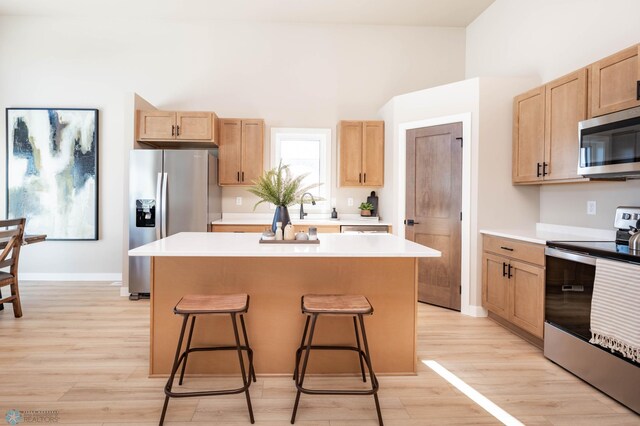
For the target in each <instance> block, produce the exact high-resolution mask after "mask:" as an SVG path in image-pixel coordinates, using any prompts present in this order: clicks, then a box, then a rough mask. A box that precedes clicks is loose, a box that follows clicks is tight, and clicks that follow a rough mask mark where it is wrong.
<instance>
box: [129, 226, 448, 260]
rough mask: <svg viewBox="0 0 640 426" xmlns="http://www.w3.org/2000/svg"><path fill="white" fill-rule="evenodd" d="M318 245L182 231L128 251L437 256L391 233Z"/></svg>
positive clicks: (326, 239) (327, 238)
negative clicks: (278, 242) (270, 242)
mask: <svg viewBox="0 0 640 426" xmlns="http://www.w3.org/2000/svg"><path fill="white" fill-rule="evenodd" d="M318 238H319V240H320V244H282V245H280V244H260V243H259V240H260V234H257V233H212V232H181V233H179V234H175V235H171V236H169V237H167V238H163V239H161V240H157V241H154V242H152V243H149V244H145V245H143V246H140V247H137V248H135V249H132V250H129V256H159V257H176V256H177V257H195V256H197V257H406V258H417V257H440V255H441V254H440V252H439V251H437V250H434V249H431V248H429V247H425V246H422V245H420V244H416V243H414V242H412V241H408V240H405V239H403V238H400V237H397V236H395V235H391V234H358V235H351V234H320V235H319V237H318Z"/></svg>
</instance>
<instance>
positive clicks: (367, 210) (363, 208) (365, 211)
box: [359, 203, 373, 216]
mask: <svg viewBox="0 0 640 426" xmlns="http://www.w3.org/2000/svg"><path fill="white" fill-rule="evenodd" d="M359 208H360V216H371V210H373V204H371V203H360V207H359Z"/></svg>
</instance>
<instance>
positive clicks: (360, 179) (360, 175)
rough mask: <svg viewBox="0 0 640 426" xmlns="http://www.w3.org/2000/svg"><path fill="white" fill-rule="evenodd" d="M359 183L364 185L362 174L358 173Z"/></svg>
mask: <svg viewBox="0 0 640 426" xmlns="http://www.w3.org/2000/svg"><path fill="white" fill-rule="evenodd" d="M358 183H362V173H358Z"/></svg>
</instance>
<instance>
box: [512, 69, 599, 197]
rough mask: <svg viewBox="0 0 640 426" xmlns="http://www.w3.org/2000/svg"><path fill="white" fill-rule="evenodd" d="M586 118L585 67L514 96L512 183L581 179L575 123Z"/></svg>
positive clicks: (576, 125)
mask: <svg viewBox="0 0 640 426" xmlns="http://www.w3.org/2000/svg"><path fill="white" fill-rule="evenodd" d="M586 118H587V69H586V68H583V69H581V70H579V71H576V72H573V73H571V74H568V75H566V76H564V77H561V78H559V79H557V80H554V81H552V82H550V83H547V84H546V85H544V86H541V87H538V88H536V89H533V90H530V91H528V92H526V93H523V94H522V95H519V96H516V98H515V99H514V107H513V163H512V172H513V174H512V181H513V183H514V184H532V183H534V184H542V183H558V182H566V181H571V182H574V181H580V180H584V179H583V178H582V177H581V176H579V175H578V174H577V170H578V142H577V141H578V122H579V121H582V120H585V119H586Z"/></svg>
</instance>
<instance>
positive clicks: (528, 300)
mask: <svg viewBox="0 0 640 426" xmlns="http://www.w3.org/2000/svg"><path fill="white" fill-rule="evenodd" d="M509 299H510V303H509V321H511V322H512V323H513V324H514V325H517V326H518V327H520V328H522V329H523V330H525V331H528V332H529V333H531V334H533V335H534V336H537V337H540V338H542V335H543V329H544V268H540V267H537V266H533V265H528V264H526V263H522V262H518V261H514V260H512V261H511V278H510V279H509Z"/></svg>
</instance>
